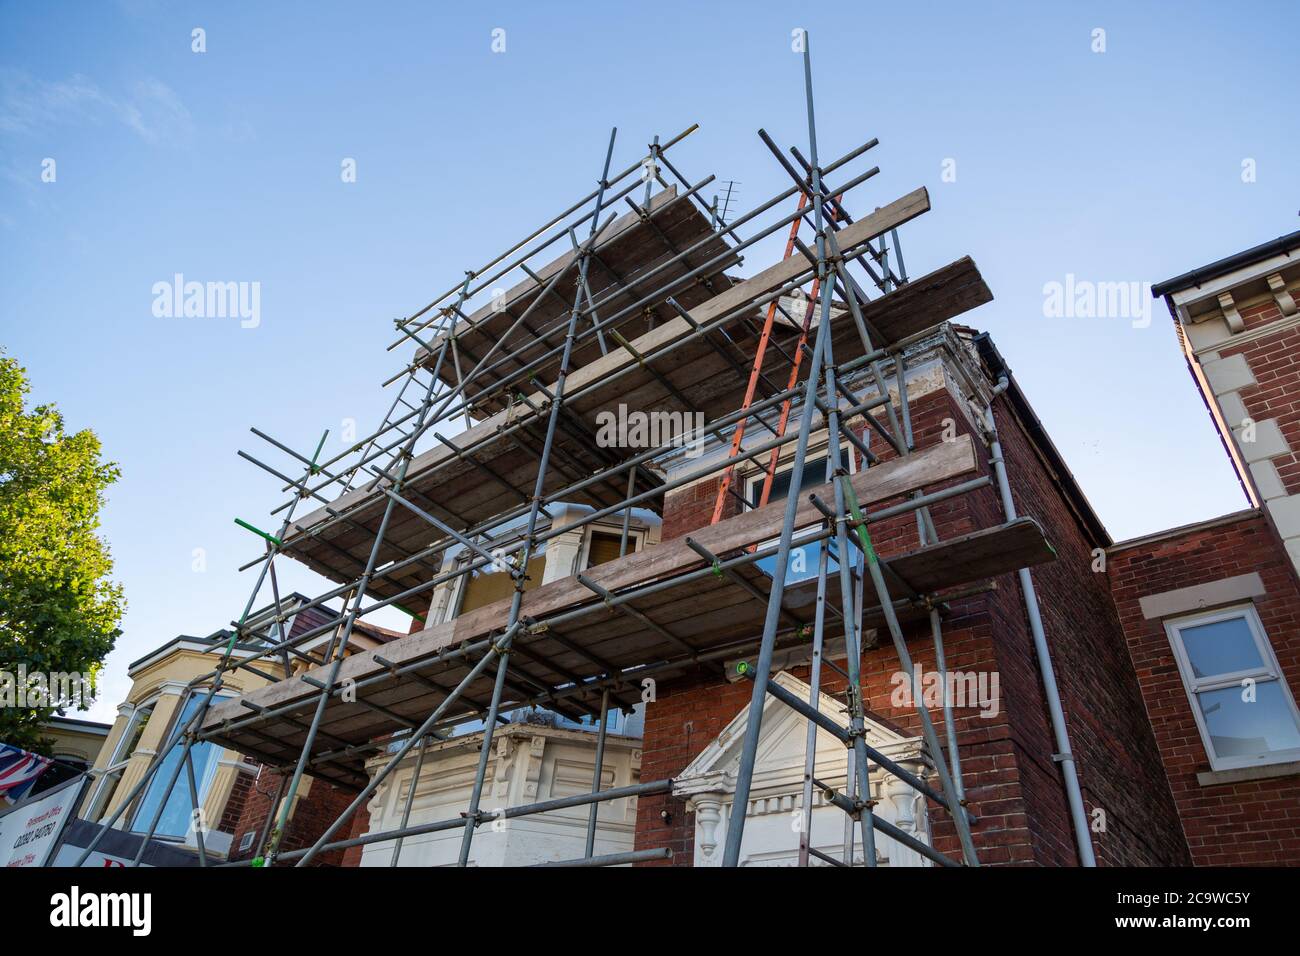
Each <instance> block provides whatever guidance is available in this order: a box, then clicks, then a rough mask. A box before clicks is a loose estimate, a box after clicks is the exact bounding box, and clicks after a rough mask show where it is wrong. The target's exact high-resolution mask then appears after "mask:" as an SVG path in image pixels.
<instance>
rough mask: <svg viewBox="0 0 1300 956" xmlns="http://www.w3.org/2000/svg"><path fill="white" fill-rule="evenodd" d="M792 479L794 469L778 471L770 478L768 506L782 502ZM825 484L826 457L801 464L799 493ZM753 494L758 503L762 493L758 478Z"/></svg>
mask: <svg viewBox="0 0 1300 956" xmlns="http://www.w3.org/2000/svg"><path fill="white" fill-rule="evenodd" d="M793 477H794V469H793V468H787V469H786V470H785V471H778V472H777V473H776V475H775V476H773V478H772V493H771V494H770V495H768V498H767V501H768V504H771V503H772V502H773V501H782V500H784V499H785V497H786V495H788V494H790V481H791V479H792V478H793ZM824 484H826V456H825V455H822V456H821V457H820V458H814V459H811V460H807V459H805V461H804V463H803V478H802V479H801V480H800V482H799V493H800V494H801V495H802V494H807V492H808V491H809V490H810V489H812V488H816V487H817V486H818V485H824ZM752 487H753V489H754V492H753V494H752V495H751V498H752V499H753V501H754V503H757V502H758V497H759V495H761V494H762V493H763V479H762V478H760V479H758V480H757V481H755V482H754V484H753V486H752Z"/></svg>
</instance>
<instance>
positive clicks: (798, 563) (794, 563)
mask: <svg viewBox="0 0 1300 956" xmlns="http://www.w3.org/2000/svg"><path fill="white" fill-rule="evenodd" d="M826 458H827V456H826V454H825V453H822V454H819V455H817V456H816V457H813V456H811V455H810V456H808V457H805V458H804V465H803V473H802V475H801V477H800V481H799V494H800V495H801V496H804V497H806V496H807V495H808V494H809V492H810V491H811V490H812V489H813V488H817V487H820V486H821V485H824V484H826V481H827V478H826ZM855 460H856V456H855V455H854V454H853V453H852V451H851V450H850V449H845V450H844V451H843V452H842V453H841V457H840V461H842V462H847V463H848V466H849V471H850V472H853V471H855V470H856V469H855V468H854V464H855ZM793 478H794V462H790V463H788V464H786V465H784V466H783V467H782V466H778V468H777V471H776V474H775V475H773V476H772V489H771V491H770V493H769V494H768V499H767V502H766V504H772V503H773V502H777V501H784V500H785V499H786V498H787V497H788V496H789V494H790V484H791V481H792V480H793ZM766 479H767V473H766V472H763V471H759V472H756V473H754V474H752V475H750V476H749V478H748V479H747V480H746V482H745V499H746V500H747V501H748V502H749V503H750V507H756V506H757V505H758V503H759V498H760V497H761V495H762V493H763V483H764V481H766ZM826 504H828V505H831V506H834V504H835V501H834V498H832V499H831V500H829V501H827V502H826ZM820 529H821V524H820V523H818V524H815V525H809V526H808V527H805V528H797V529H796V530H795V533H794V538H793V541H794V546H793V548H792V550H791V552H790V563H789V565H788V567H787V568H786V577H785V580H786V584H798V583H800V582H802V581H809V580H812V579H813V578H816V577H817V567H818V564H819V563H820V561H821V549H822V546H823V544H824V545H825V546H826V548H827V554H828V557H829V560H828V561H827V563H826V573H827V574H828V575H829V579H830V580H831V581H832V582H833V585H834V586H836V587H838V571H839V566H840V565H839V560H838V558H839V553H838V542H837V541H836V540H835V539H834V538H828V539H826V540H825V541H814V542H812V543H811V544H806V545H800V544H799V543H798V542H799V540H800V538H803V537H806V536H808V535H811V534H815V533H816V532H817V531H819V530H820ZM779 540H780V539H779V538H773V539H772V540H770V541H763V542H760V543H759V547H760V548H767V547H771V546H772V545H774V544H776V543H777V542H778V541H779ZM754 564H755V566H756V567H758V568H761V569H762V570H763V571H766V572H767V573H768V574H769V575H771V574H773V573H775V571H776V555H774V554H773V555H770V556H768V557H766V558H760V559H759V560H758V561H756V562H754Z"/></svg>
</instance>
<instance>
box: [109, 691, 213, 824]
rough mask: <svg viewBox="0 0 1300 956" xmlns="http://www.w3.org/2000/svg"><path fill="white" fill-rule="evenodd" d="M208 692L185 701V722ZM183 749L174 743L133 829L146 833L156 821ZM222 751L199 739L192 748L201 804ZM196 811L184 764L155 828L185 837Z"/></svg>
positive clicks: (144, 798) (182, 720) (154, 776)
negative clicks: (159, 805)
mask: <svg viewBox="0 0 1300 956" xmlns="http://www.w3.org/2000/svg"><path fill="white" fill-rule="evenodd" d="M206 696H207V694H206V692H203V691H200V692H197V693H195V694H194V695H193V696H191V697H190V699H189V700H187V701H186V702H185V707H184V709H183V710H182V711H181V714H180V717H178V718H177V720H178V721H179V722H180V724H181V725H183V724H185V723H186V722H188V721H189V719H190V718H191V717H193V716H194V714H195V713H196V712H197V711H198V709H199V708H200V707H201V706H202V705H203V700H204V698H205V697H206ZM225 699H226V698H225V696H224V695H221V694H217V695H216V696H214V697H213V701H214V702H215V701H219V700H225ZM176 726H177V725H175V724H173V726H172V730H169V731H168V733H167V735H166V736H167V737H170V735H171V733H172V732H173V731H174V729H175V727H176ZM181 749H182V748H181V745H179V744H178V745H177V746H175V747H173V748H172V750H171V752H170V753H169V754H168V755H167V758H166V759H165V760H164V761H163V762H162V765H161V766H160V767H159V768H158V769H157V771H155V773H154V775H153V779H152V780H151V781H150V783H149V788H148V789H147V790H146V791H145V794H144V797H143V798H142V800H141V802H140V807H139V809H138V810H136V813H135V821H134V823H133V824H132V827H131V829H133V830H135V831H136V832H137V833H143V832H144V831H145V830H148V829H149V824H150V823H151V822H152V821H153V815H154V813H156V812H157V810H158V804H159V803H161V802H162V798H163V791H164V790H166V788H167V782H168V781H169V780H171V775H172V772H173V770H175V768H176V767H177V765H179V764H180V762H181ZM220 752H221V748H220V747H218V746H217V745H216V744H212V743H207V742H203V743H197V744H195V745H194V746H193V747H191V748H190V757H191V759H192V760H193V761H194V783H195V786H196V787H197V788H198V791H199V805H200V806H202V804H203V798H204V796H205V794H206V793H207V788H208V784H210V783H211V782H212V777H213V775H214V774H215V772H216V769H217V756H218V754H219V753H220ZM192 812H193V807H192V806H191V804H190V785H189V778H188V776H187V774H186V772H185V768H184V767H183V766H182V767H181V771H180V773H179V774H178V775H177V777H176V785H175V786H174V787H172V790H171V793H170V795H168V797H167V803H166V804H165V805H164V807H163V812H162V816H160V817H159V818H158V828H157V830H155V831H154V832H155V833H156V834H157V835H158V836H167V837H178V838H179V837H184V836H185V835H186V834H187V833H188V832H189V830H190V825H191V815H192Z"/></svg>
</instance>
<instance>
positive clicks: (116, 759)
mask: <svg viewBox="0 0 1300 956" xmlns="http://www.w3.org/2000/svg"><path fill="white" fill-rule="evenodd" d="M161 699H162V693H161V692H157V691H155V692H154V693H152V694H150V695H149V696H148V697H146V698H144V699H143V700H141V701H140V702H139V703H138V704H136V705H134V706H133V707H132V708H131V715H130V716H129V717H128V718H127V720H126V727H125V728H124V729H123V731H122V736H120V737H118V738H117V743H115V744H114V745H113V756H112V757H111V758H109V761H108V763H107V764H106V765H105V766H104V769H103V770H101V771H100V772H99V779H98V780H96V781H95V789H94V790H93V791H92V792H91V796H90V799H89V800H88V801H87V802H86V805H87V806H88V807H90V812H89V813H88V814H87V816H86V819H87V820H90V821H92V822H97V821H99V820H101V819H102V818H103V816H104V811H105V809H106V806H107V803H108V798H109V781H110V780H117V779H119V778H120V777H121V776H122V771H123V770H125V769H126V765H127V764H128V763H130V761H131V756H132V755H133V754H134V753H135V751H134V750H129V751H128V749H127V748H128V747H130V745H131V742H132V738H134V737H135V731H136V727H137V726H139V723H140V719H141V717H143V716H144V711H145V710H148V711H149V716H153V710H152V708H153V707H154V706H155V705H156V704H157V703H158V701H159V700H161ZM123 816H124V817H125V814H123ZM119 822H120V821H119Z"/></svg>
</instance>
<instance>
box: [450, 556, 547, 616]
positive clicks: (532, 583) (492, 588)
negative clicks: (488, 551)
mask: <svg viewBox="0 0 1300 956" xmlns="http://www.w3.org/2000/svg"><path fill="white" fill-rule="evenodd" d="M491 567H492V565H490V564H489V565H485V566H484V567H482V568H480V569H479V570H477V571H474V572H472V576H471V577H470V579H469V580H468V581H466V582H465V598H464V600H463V601H461V603H460V613H461V614H467V613H468V612H470V611H473V610H475V609H477V608H480V607H484V606H485V605H488V604H491V603H492V602H494V601H503V600H505V599H506V598H509V597H511V596H512V595H513V594H514V593H515V580H514V578H512V577H511V576H510V574H509V572H507V571H492V570H490V569H491ZM545 571H546V555H545V554H544V553H543V554H540V555H538V554H535V555H534V556H533V558H532V559H531V560H529V562H528V577H527V579H526V580H525V581H524V591H525V592H528V591H531V590H533V589H534V588H539V587H541V586H542V575H543V574H544V573H545Z"/></svg>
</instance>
